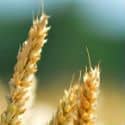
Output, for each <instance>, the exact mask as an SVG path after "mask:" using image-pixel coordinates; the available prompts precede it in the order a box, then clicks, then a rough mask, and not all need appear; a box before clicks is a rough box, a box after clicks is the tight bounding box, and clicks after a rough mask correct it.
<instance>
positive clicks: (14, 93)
mask: <svg viewBox="0 0 125 125" xmlns="http://www.w3.org/2000/svg"><path fill="white" fill-rule="evenodd" d="M47 24H48V16H47V15H45V14H43V15H42V16H41V17H40V18H36V19H35V20H34V21H33V25H32V27H31V28H30V30H29V34H28V39H27V40H26V41H25V42H24V44H23V46H22V48H21V49H20V50H19V53H18V56H17V63H16V65H15V68H14V73H13V76H12V78H11V80H10V82H9V83H10V94H9V102H8V107H7V110H6V111H5V112H4V113H3V114H2V116H1V122H0V125H22V124H23V114H24V112H25V111H26V110H27V108H28V102H29V100H30V98H32V93H31V89H32V87H33V86H34V77H35V76H34V74H35V72H36V71H37V64H36V63H37V62H38V60H39V59H40V54H41V51H42V48H43V46H44V44H45V43H46V36H47V33H48V30H49V27H47Z"/></svg>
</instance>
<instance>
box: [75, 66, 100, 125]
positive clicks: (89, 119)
mask: <svg viewBox="0 0 125 125" xmlns="http://www.w3.org/2000/svg"><path fill="white" fill-rule="evenodd" d="M83 82H84V83H83V84H82V85H81V89H80V97H79V101H80V103H79V104H78V108H77V119H76V120H74V124H75V125H95V110H96V103H97V96H98V88H99V84H100V71H99V66H97V67H95V68H94V69H93V68H90V71H88V72H85V74H84V76H83Z"/></svg>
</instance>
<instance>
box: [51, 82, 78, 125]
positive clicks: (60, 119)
mask: <svg viewBox="0 0 125 125" xmlns="http://www.w3.org/2000/svg"><path fill="white" fill-rule="evenodd" d="M79 87H80V86H79V84H76V85H73V86H71V87H70V88H69V90H65V91H64V96H63V98H62V99H61V100H60V101H59V105H58V109H57V112H56V114H55V116H54V117H53V119H52V120H51V121H50V123H49V125H65V124H69V123H70V122H71V121H72V119H73V117H74V114H73V112H74V111H75V108H76V105H77V101H76V100H77V97H78V95H77V94H78V93H79V91H78V90H79Z"/></svg>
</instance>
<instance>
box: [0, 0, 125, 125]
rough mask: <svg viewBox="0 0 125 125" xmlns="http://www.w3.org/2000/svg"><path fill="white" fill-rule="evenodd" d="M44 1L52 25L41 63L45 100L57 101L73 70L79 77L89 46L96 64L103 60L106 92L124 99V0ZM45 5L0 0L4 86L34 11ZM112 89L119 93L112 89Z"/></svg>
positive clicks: (41, 89) (0, 73)
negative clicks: (86, 48)
mask: <svg viewBox="0 0 125 125" xmlns="http://www.w3.org/2000/svg"><path fill="white" fill-rule="evenodd" d="M44 3H45V5H44V8H45V12H46V13H47V14H48V15H49V16H50V19H49V25H50V26H51V27H52V29H51V30H50V31H49V36H48V43H47V44H46V45H45V47H44V49H43V53H42V59H41V61H40V62H39V66H38V67H39V71H38V73H37V77H38V85H39V89H38V95H42V97H43V100H45V101H46V97H48V96H49V101H48V102H51V103H52V102H53V101H54V102H56V101H57V100H58V99H59V97H61V95H62V94H63V89H64V88H66V87H68V86H69V84H70V81H71V77H72V74H73V73H75V74H76V77H75V78H76V79H78V75H79V71H80V70H81V69H84V68H85V66H86V65H88V57H87V54H86V50H85V46H87V47H88V48H89V51H90V55H91V60H92V64H93V66H94V65H96V64H98V63H100V64H101V65H100V66H101V77H102V84H101V89H102V93H104V95H105V94H107V93H108V92H109V95H110V96H111V95H112V97H114V100H115V99H116V98H118V99H120V98H121V95H122V99H121V100H125V92H124V89H125V68H124V66H125V53H124V52H125V2H124V1H123V0H116V1H113V0H110V1H108V0H102V1H98V0H93V1H90V0H63V1H61V0H45V1H44ZM41 7H42V5H41V1H40V0H7V1H4V0H1V1H0V78H1V80H2V81H3V83H4V84H3V85H5V86H7V85H8V84H7V81H9V79H10V77H11V76H12V72H13V67H14V64H15V63H16V55H17V52H18V49H19V46H20V45H21V44H22V42H23V41H24V40H25V39H26V38H27V33H28V30H29V28H30V26H31V24H32V19H33V15H35V16H36V15H38V14H39V13H40V12H41ZM113 90H114V91H115V92H114V93H119V95H117V94H116V95H115V94H113V93H112V92H113ZM41 93H42V94H41ZM57 93H59V94H57ZM56 94H57V95H56ZM109 95H107V97H106V98H107V99H108V96H109ZM109 98H110V97H109ZM54 99H55V100H54ZM110 99H112V98H110ZM116 102H117V101H116ZM119 103H120V102H119ZM121 103H122V102H121ZM113 104H114V103H113ZM113 104H112V105H113ZM124 104H125V103H124ZM112 105H111V106H112ZM117 106H119V105H116V107H117ZM116 107H115V108H114V109H116ZM123 108H124V107H123ZM123 114H124V115H125V112H123ZM110 123H113V122H110ZM110 125H111V124H110Z"/></svg>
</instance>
